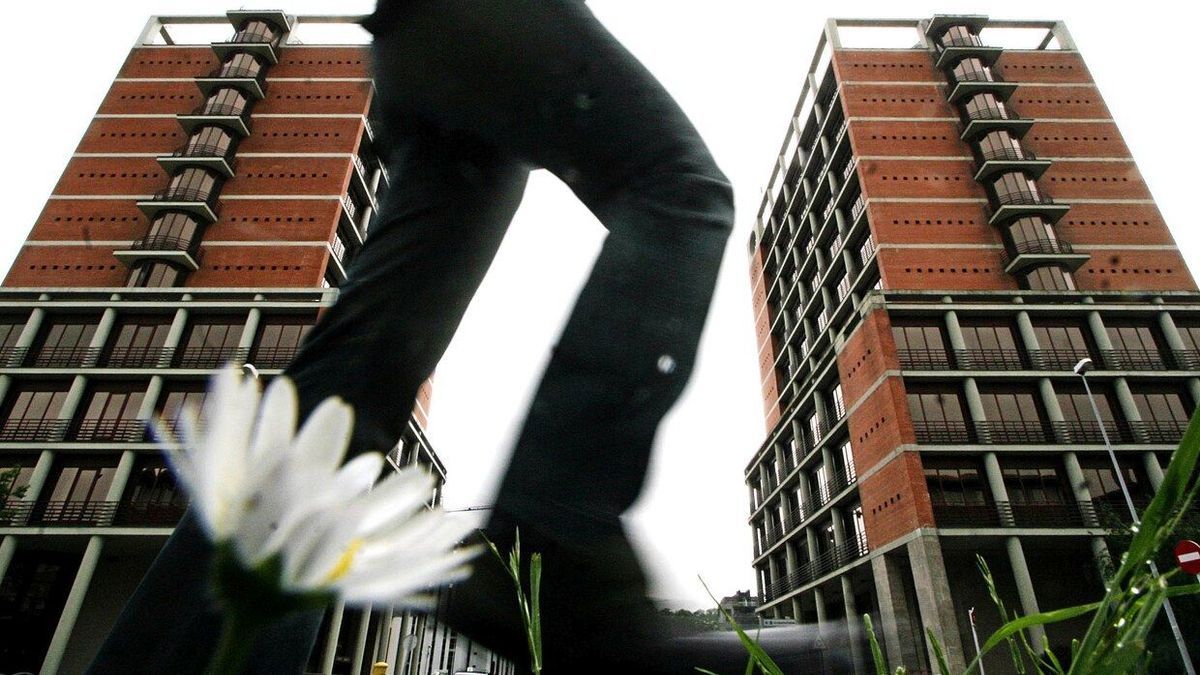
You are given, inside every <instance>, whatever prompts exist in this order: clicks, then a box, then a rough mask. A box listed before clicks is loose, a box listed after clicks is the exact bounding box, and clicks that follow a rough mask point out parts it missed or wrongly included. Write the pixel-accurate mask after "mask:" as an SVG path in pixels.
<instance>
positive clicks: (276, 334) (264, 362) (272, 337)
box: [250, 315, 316, 368]
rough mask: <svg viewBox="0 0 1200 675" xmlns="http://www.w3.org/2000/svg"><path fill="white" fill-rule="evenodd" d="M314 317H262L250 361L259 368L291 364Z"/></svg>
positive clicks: (280, 366) (310, 327) (281, 366)
mask: <svg viewBox="0 0 1200 675" xmlns="http://www.w3.org/2000/svg"><path fill="white" fill-rule="evenodd" d="M315 321H316V318H315V317H312V316H305V315H276V316H264V317H263V318H262V322H261V323H260V324H259V328H258V337H257V338H255V340H254V351H253V356H252V357H251V359H250V361H251V362H252V363H254V365H256V366H258V367H259V368H283V367H286V366H287V365H288V364H289V363H291V361H292V359H293V358H295V356H296V353H297V352H298V351H300V344H301V343H302V342H303V341H304V336H306V335H308V331H309V330H311V329H312V326H313V323H314V322H315Z"/></svg>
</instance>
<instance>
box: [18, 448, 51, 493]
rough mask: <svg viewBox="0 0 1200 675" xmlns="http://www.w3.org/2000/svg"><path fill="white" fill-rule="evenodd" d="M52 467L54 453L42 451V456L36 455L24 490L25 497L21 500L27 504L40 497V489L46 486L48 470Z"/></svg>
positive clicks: (48, 475) (48, 476)
mask: <svg viewBox="0 0 1200 675" xmlns="http://www.w3.org/2000/svg"><path fill="white" fill-rule="evenodd" d="M53 467H54V452H53V451H52V450H43V451H42V454H40V455H38V460H37V463H36V464H34V465H33V473H31V474H29V485H28V486H26V488H25V496H24V497H22V498H21V499H22V500H24V501H27V502H36V501H37V500H38V497H40V496H41V495H42V488H44V487H45V486H46V480H47V479H48V478H50V469H51V468H53Z"/></svg>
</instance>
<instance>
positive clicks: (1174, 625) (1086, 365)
mask: <svg viewBox="0 0 1200 675" xmlns="http://www.w3.org/2000/svg"><path fill="white" fill-rule="evenodd" d="M1094 367H1095V364H1094V363H1093V362H1092V360H1091V359H1090V358H1083V359H1080V361H1079V363H1076V364H1075V368H1074V370H1075V374H1076V375H1078V376H1079V379H1080V380H1082V381H1083V390H1084V392H1086V393H1087V397H1088V403H1090V404H1091V405H1092V414H1093V415H1095V417H1096V424H1097V425H1098V426H1099V427H1100V436H1101V437H1102V438H1103V439H1104V449H1105V450H1107V451H1108V459H1109V460H1110V461H1111V462H1112V467H1113V472H1115V473H1116V474H1117V484H1118V485H1120V486H1121V495H1122V496H1124V497H1125V506H1127V507H1129V516H1130V518H1132V519H1133V526H1134V528H1135V531H1137V530H1139V529H1140V528H1141V525H1142V519H1141V518H1139V517H1138V512H1137V507H1135V506H1134V505H1133V497H1132V496H1130V494H1129V486H1128V485H1126V484H1125V474H1124V473H1123V472H1122V471H1121V465H1120V463H1118V462H1117V453H1115V452H1113V448H1112V443H1111V442H1109V440H1108V431H1107V430H1105V428H1104V421H1103V419H1102V418H1101V417H1100V408H1099V407H1098V406H1097V405H1096V397H1095V396H1093V395H1092V388H1091V387H1090V386H1088V381H1087V374H1088V371H1090V370H1091V369H1092V368H1094ZM1147 564H1148V565H1149V566H1150V573H1151V574H1153V575H1154V577H1155V578H1158V576H1159V574H1158V565H1156V564H1155V563H1154V561H1153V560H1148V561H1147ZM1163 611H1164V612H1166V614H1167V622H1168V623H1170V624H1171V633H1173V634H1174V635H1175V645H1176V646H1177V647H1179V655H1180V657H1181V658H1182V659H1183V667H1184V669H1185V670H1186V671H1187V675H1196V669H1195V667H1194V666H1193V665H1192V657H1191V655H1190V654H1188V648H1187V644H1185V643H1184V641H1183V633H1182V632H1181V631H1180V630H1179V622H1178V621H1176V620H1175V610H1173V609H1171V599H1170V598H1163Z"/></svg>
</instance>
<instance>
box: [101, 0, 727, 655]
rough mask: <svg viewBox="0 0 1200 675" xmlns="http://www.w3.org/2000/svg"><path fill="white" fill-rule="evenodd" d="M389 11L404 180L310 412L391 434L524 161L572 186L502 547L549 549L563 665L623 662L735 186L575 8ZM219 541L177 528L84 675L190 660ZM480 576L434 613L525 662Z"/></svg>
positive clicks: (360, 447) (335, 331)
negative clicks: (581, 213)
mask: <svg viewBox="0 0 1200 675" xmlns="http://www.w3.org/2000/svg"><path fill="white" fill-rule="evenodd" d="M391 10H392V15H394V16H393V17H392V18H394V19H395V22H394V24H390V25H389V26H387V27H386V28H384V29H379V30H377V32H378V33H379V34H377V35H376V40H375V44H374V47H373V50H374V57H375V78H376V84H377V89H378V96H379V101H378V103H379V109H380V111H381V113H382V116H383V122H384V125H383V126H384V127H385V128H384V130H383V134H382V135H383V136H384V139H383V142H384V150H385V154H386V156H388V157H389V159H388V162H389V169H390V175H391V177H392V186H391V187H390V188H389V190H388V191H387V193H386V194H385V195H384V196H383V202H382V205H381V208H380V211H379V216H378V218H377V220H376V222H375V224H374V225H373V228H372V230H371V232H370V234H369V236H368V239H367V242H366V245H365V246H364V247H363V249H362V251H361V252H360V253H359V255H358V257H357V258H356V259H355V260H354V262H353V264H352V266H351V270H350V273H349V279H348V281H347V282H346V284H345V285H344V286H343V288H342V290H341V295H340V297H339V299H338V301H337V303H336V304H335V305H334V306H333V307H332V308H331V309H330V310H329V312H328V313H327V314H326V315H325V316H324V317H323V318H322V319H321V321H320V322H319V323H318V324H317V326H316V327H315V328H314V329H313V331H312V333H311V334H310V336H309V337H308V339H307V342H306V344H305V346H304V348H303V350H302V351H301V353H300V355H299V356H298V357H297V359H296V361H295V363H293V364H292V366H291V367H290V368H289V369H288V372H287V374H288V375H289V376H291V377H292V378H294V379H295V381H296V382H297V384H298V387H299V391H300V398H301V407H302V408H303V412H304V413H307V412H308V411H311V410H312V408H314V407H315V406H316V404H317V403H318V402H319V401H321V400H322V399H324V398H325V397H327V396H331V395H335V394H336V395H339V396H341V397H343V398H345V399H346V400H347V401H349V402H350V403H351V404H353V406H354V408H355V411H356V428H355V434H354V440H353V446H352V449H351V452H352V453H354V452H363V451H367V450H379V451H385V450H387V449H389V448H390V447H392V446H393V445H394V444H395V442H396V440H397V439H398V438H399V437H400V435H401V432H402V431H403V428H404V425H405V423H406V421H407V418H408V414H409V406H410V405H411V402H412V401H413V400H414V398H415V396H416V392H417V388H418V387H419V386H420V384H421V383H422V382H423V381H424V380H425V379H426V378H428V377H429V375H430V374H431V373H432V372H433V369H434V367H435V365H436V364H437V362H438V360H439V359H440V358H441V356H442V354H443V352H444V350H445V349H446V346H447V344H448V343H449V341H450V338H451V337H452V336H453V335H454V332H455V329H456V328H457V326H458V324H459V321H460V319H461V318H462V315H463V312H464V311H465V310H466V307H467V304H468V303H469V302H470V300H471V297H472V295H473V294H474V292H475V290H476V288H477V287H478V285H479V283H480V282H481V281H482V279H483V277H484V274H485V273H486V271H487V269H488V267H489V265H490V264H491V261H492V259H493V257H494V255H495V253H496V249H497V247H498V246H499V245H500V241H501V239H502V238H503V236H504V232H505V230H506V228H507V227H508V224H509V222H510V220H511V218H512V215H513V213H514V212H515V210H516V208H517V206H518V204H519V203H520V201H521V196H522V192H523V189H524V186H525V183H526V179H527V177H528V174H529V171H530V170H531V168H536V167H542V168H546V169H549V170H550V171H552V172H554V173H555V175H557V176H558V177H559V178H561V179H562V180H563V181H564V182H565V183H567V184H568V185H569V186H570V187H571V188H572V190H574V192H575V193H576V194H577V195H578V197H579V198H580V199H581V200H582V201H583V202H584V203H585V204H586V205H587V206H588V207H589V208H590V209H591V210H592V212H593V213H595V214H596V216H597V217H598V218H599V219H600V221H601V222H602V223H603V224H604V226H605V227H606V228H607V229H608V236H607V238H606V240H605V242H604V245H603V248H602V250H601V252H600V255H599V258H598V259H597V261H596V263H595V266H594V268H593V270H592V273H591V276H590V277H589V279H588V281H587V283H586V285H585V287H584V289H583V291H582V292H581V294H580V297H579V299H578V302H577V304H576V306H575V309H574V311H573V313H572V314H571V316H570V318H569V319H568V321H567V324H566V327H565V328H564V330H563V332H562V335H561V336H560V338H559V340H558V343H557V345H556V347H555V348H554V352H553V355H552V357H551V360H550V363H549V365H548V366H547V369H546V372H545V374H544V376H543V379H542V381H541V384H540V387H539V389H538V390H537V393H536V394H535V396H534V400H533V403H532V405H531V407H530V411H529V414H528V417H527V419H526V420H525V423H524V427H523V429H522V431H521V433H520V436H519V439H518V441H517V444H516V447H515V449H514V453H513V457H512V459H511V462H510V465H509V468H508V471H507V473H506V475H505V477H504V479H503V483H502V485H501V489H500V491H499V495H498V498H497V503H496V508H495V511H494V515H493V518H492V521H491V523H490V524H489V526H488V530H489V535H490V536H491V537H493V539H494V540H496V541H497V543H498V544H500V545H501V546H502V547H506V546H507V545H508V544H509V543H510V542H511V539H512V532H513V530H514V529H515V528H516V527H520V529H521V536H522V544H523V548H524V549H525V551H527V552H528V551H541V552H542V553H543V555H544V556H545V561H546V562H545V564H546V573H545V577H544V581H543V589H544V590H543V604H544V607H543V614H544V615H545V617H546V619H545V620H546V649H547V664H548V667H549V668H551V672H554V671H557V670H562V669H564V667H566V666H579V667H584V666H599V665H603V664H613V665H616V664H619V663H622V662H623V659H625V658H627V657H632V654H633V651H632V650H630V651H624V652H623V650H622V645H633V644H634V643H640V641H643V640H644V639H646V635H647V634H648V633H647V631H648V630H649V629H648V628H646V623H647V622H648V620H649V619H650V618H651V616H650V613H651V610H650V608H649V605H648V603H647V602H646V600H645V580H644V578H643V575H642V571H641V568H640V565H639V564H638V561H637V558H636V556H635V554H634V552H633V550H632V548H631V546H630V545H629V542H628V540H627V539H626V537H625V532H624V530H623V528H622V525H621V521H620V516H621V514H622V513H624V512H625V510H626V509H628V508H629V506H630V505H631V504H632V503H633V502H634V500H635V499H636V498H637V496H638V495H639V493H640V492H641V489H642V485H643V482H644V478H645V474H646V469H647V465H648V462H649V458H650V451H651V445H652V443H653V440H654V435H655V432H656V429H657V427H658V424H659V421H660V420H661V419H662V416H663V415H664V414H665V413H666V412H667V410H668V409H669V408H670V407H671V405H672V404H673V403H674V402H675V400H676V399H677V398H678V396H679V394H680V392H681V391H682V389H683V387H684V385H685V383H686V382H687V380H688V377H689V374H690V373H691V370H692V366H693V361H694V358H695V354H696V347H697V342H698V340H699V337H700V332H701V329H702V327H703V324H704V320H705V316H706V314H707V312H708V306H709V300H710V298H711V295H712V291H713V286H714V283H715V281H716V277H717V269H718V266H719V263H720V259H721V256H722V252H723V250H724V247H725V242H726V239H727V237H728V234H729V231H730V229H731V226H732V219H733V204H732V191H731V189H730V185H729V183H728V181H727V180H726V178H725V177H724V175H722V173H721V172H720V171H719V170H718V169H717V167H716V166H715V164H714V163H713V160H712V158H711V156H710V155H709V152H708V150H707V149H706V148H705V145H704V143H703V141H702V140H701V139H700V136H699V135H698V134H697V132H696V131H695V129H694V128H693V127H692V125H691V123H690V122H689V121H688V119H687V117H686V116H685V115H684V114H683V112H682V111H681V110H680V109H679V107H678V106H677V105H676V104H675V102H674V101H673V100H672V99H671V97H670V96H669V95H668V94H667V92H666V91H665V90H663V88H662V87H661V86H660V85H659V84H658V83H657V82H656V81H655V79H654V78H653V76H651V75H650V73H649V72H647V71H646V70H645V69H644V68H643V67H642V66H641V65H640V64H639V63H638V62H637V61H636V60H635V59H634V58H633V56H631V55H630V54H629V53H628V52H626V51H625V49H624V48H623V47H622V46H621V45H620V44H619V43H618V42H617V41H616V39H615V38H613V37H612V36H611V35H610V34H609V33H608V32H607V31H605V30H604V28H603V27H602V26H601V25H600V23H599V22H598V21H596V19H595V18H594V17H593V16H592V15H591V13H590V12H589V11H588V10H587V8H586V7H585V6H584V5H583V4H582V3H580V2H574V1H571V0H406V1H405V2H404V3H402V6H398V7H393V8H391ZM539 253H540V254H543V255H552V252H550V251H543V252H539ZM513 301H514V302H521V299H519V298H514V299H513ZM458 423H469V421H468V420H460V421H459V422H458ZM207 549H208V547H207V546H206V545H205V543H204V542H203V541H202V540H201V537H200V534H199V531H198V528H196V527H195V526H194V525H193V524H192V523H191V521H190V519H187V520H185V522H184V523H183V524H182V525H181V527H180V528H179V529H178V530H177V532H176V534H175V535H174V536H173V537H172V538H171V540H170V541H169V542H168V544H167V545H166V547H165V548H164V550H163V552H162V553H161V555H160V557H159V559H158V560H157V561H156V562H155V565H154V567H153V568H152V569H151V570H150V572H149V573H148V575H147V577H146V579H145V580H144V581H143V582H142V586H141V588H139V589H138V591H137V593H136V594H135V596H134V597H133V599H132V600H131V602H130V604H129V606H128V607H127V608H126V610H125V612H124V613H123V614H122V615H121V617H120V619H119V620H118V623H117V626H116V628H115V629H114V631H113V634H112V636H111V637H110V638H109V641H108V643H107V644H106V645H105V646H104V648H103V650H102V652H101V654H100V656H99V657H98V660H97V662H96V663H95V664H94V665H93V668H92V672H94V673H117V672H129V670H128V669H129V668H130V667H131V666H134V664H142V665H144V666H146V669H147V670H148V671H153V672H171V673H177V674H178V673H193V672H200V670H201V669H202V668H203V665H204V661H205V659H204V657H203V654H204V653H205V652H206V651H207V650H209V649H211V646H212V644H213V641H214V639H215V630H216V626H217V622H218V618H219V617H218V616H217V614H216V613H215V612H214V611H213V607H212V603H211V601H210V600H209V598H208V597H207V595H206V590H205V584H204V576H205V574H206V571H207V570H206V567H207V559H208V550H207ZM476 568H477V570H478V572H477V574H476V576H475V577H473V578H472V579H471V580H470V581H468V582H466V583H465V584H462V585H460V586H459V587H458V588H456V589H454V591H453V592H452V593H451V594H450V596H451V597H453V598H454V601H452V602H450V603H449V605H448V606H447V607H445V608H443V609H444V614H443V615H444V616H446V617H447V618H448V620H449V622H450V624H451V625H453V626H455V627H456V628H459V629H460V630H462V631H464V632H466V633H467V634H468V635H470V636H471V637H475V638H476V639H479V640H480V641H482V642H484V643H485V644H486V643H488V642H491V643H493V645H494V646H495V647H498V648H499V649H500V650H501V651H504V652H507V653H509V654H511V655H512V656H514V657H516V658H518V659H519V658H521V655H522V654H523V653H524V641H523V639H522V638H521V636H520V634H519V632H517V631H519V628H520V624H519V620H518V619H517V615H516V612H515V610H514V609H513V608H514V607H515V602H514V600H513V598H512V596H511V590H510V589H511V585H510V584H511V582H507V581H506V580H505V579H504V578H503V577H502V576H500V575H499V574H498V573H497V570H495V568H494V565H493V563H492V561H490V560H487V559H481V560H480V561H478V563H477V565H476ZM643 619H644V620H645V621H643ZM319 620H320V617H319V615H318V616H307V617H299V618H296V619H294V620H293V621H291V622H289V624H288V625H286V626H279V627H277V628H276V629H273V630H272V631H271V634H270V635H268V636H265V637H264V639H263V640H261V641H260V647H261V648H260V649H259V655H258V656H257V657H256V658H255V661H254V663H255V666H254V667H255V671H256V672H272V673H282V672H297V671H299V670H300V669H301V668H302V667H303V664H304V662H305V658H306V656H307V654H308V651H309V649H310V646H311V644H312V641H313V638H314V635H315V632H316V629H317V625H318V624H319ZM268 664H269V665H268ZM691 665H699V664H688V668H687V669H686V670H690V666H691ZM564 672H565V671H564ZM629 672H635V671H629Z"/></svg>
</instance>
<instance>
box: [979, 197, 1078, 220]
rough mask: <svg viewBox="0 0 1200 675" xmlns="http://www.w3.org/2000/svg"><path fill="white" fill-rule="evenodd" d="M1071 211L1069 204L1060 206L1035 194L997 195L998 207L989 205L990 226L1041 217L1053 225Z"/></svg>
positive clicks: (1047, 198)
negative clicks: (1025, 218)
mask: <svg viewBox="0 0 1200 675" xmlns="http://www.w3.org/2000/svg"><path fill="white" fill-rule="evenodd" d="M1070 209H1071V207H1070V205H1068V204H1058V203H1056V202H1055V201H1054V200H1053V199H1051V198H1049V197H1046V196H1044V195H1040V194H1036V193H1033V192H1007V193H1004V194H998V195H996V205H995V206H991V205H989V206H988V208H987V209H986V210H987V213H988V224H989V225H991V226H992V227H998V226H1000V225H1004V224H1006V223H1009V222H1011V221H1013V220H1016V219H1017V218H1024V217H1026V216H1041V217H1042V218H1044V219H1045V220H1046V222H1048V223H1050V224H1051V225H1053V224H1054V223H1057V222H1058V221H1059V220H1061V219H1062V217H1063V216H1064V215H1066V213H1067V211H1069V210H1070Z"/></svg>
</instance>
